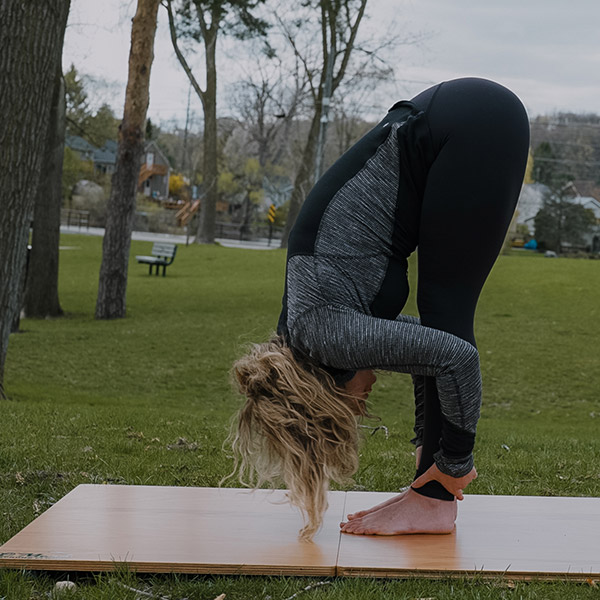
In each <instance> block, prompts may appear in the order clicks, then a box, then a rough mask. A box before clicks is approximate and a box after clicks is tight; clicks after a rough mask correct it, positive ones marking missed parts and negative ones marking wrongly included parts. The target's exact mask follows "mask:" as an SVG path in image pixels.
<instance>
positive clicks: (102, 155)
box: [94, 140, 119, 174]
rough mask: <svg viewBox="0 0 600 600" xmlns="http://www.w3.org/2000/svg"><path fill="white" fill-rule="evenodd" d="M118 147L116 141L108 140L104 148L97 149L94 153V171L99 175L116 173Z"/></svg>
mask: <svg viewBox="0 0 600 600" xmlns="http://www.w3.org/2000/svg"><path fill="white" fill-rule="evenodd" d="M118 146H119V144H118V143H117V142H116V140H106V143H105V144H104V146H103V147H102V148H96V150H95V151H94V169H95V170H96V171H97V172H98V173H109V174H110V173H114V172H115V168H116V165H117V148H118Z"/></svg>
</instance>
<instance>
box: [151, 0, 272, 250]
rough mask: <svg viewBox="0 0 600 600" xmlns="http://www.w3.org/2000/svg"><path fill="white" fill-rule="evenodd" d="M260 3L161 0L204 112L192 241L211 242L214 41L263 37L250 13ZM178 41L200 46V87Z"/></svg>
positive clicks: (214, 206) (262, 23) (214, 162)
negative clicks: (200, 179)
mask: <svg viewBox="0 0 600 600" xmlns="http://www.w3.org/2000/svg"><path fill="white" fill-rule="evenodd" d="M263 3H264V0H163V2H162V4H163V6H164V7H165V8H166V9H167V13H168V16H169V30H170V32H171V42H172V44H173V49H174V50H175V54H176V55H177V58H178V60H179V62H180V64H181V66H182V68H183V70H184V71H185V73H186V75H187V76H188V79H189V80H190V83H191V85H192V87H193V88H194V91H195V92H196V94H197V95H198V97H199V98H200V101H201V103H202V110H203V113H204V141H203V145H204V156H203V173H202V177H203V188H204V195H203V197H202V201H201V204H200V219H199V223H198V232H197V235H196V242H197V243H201V244H211V243H213V242H214V241H215V221H216V210H217V195H218V190H217V181H218V164H217V155H218V151H217V60H216V56H217V39H218V37H219V34H220V33H222V34H231V35H233V36H235V37H237V38H239V39H247V38H249V37H252V36H260V35H264V34H265V32H266V30H267V23H266V22H265V21H264V20H262V19H260V18H259V17H257V16H255V15H253V14H252V12H253V11H254V10H255V9H256V8H257V7H258V6H260V5H261V4H263ZM180 39H191V40H193V41H195V42H202V43H203V45H204V66H205V71H206V80H205V85H204V88H202V86H201V85H200V83H199V82H198V79H197V78H196V77H195V75H194V73H193V72H192V69H191V68H190V66H189V63H188V61H187V60H186V58H185V56H184V54H183V52H182V51H181V48H180V46H179V40H180Z"/></svg>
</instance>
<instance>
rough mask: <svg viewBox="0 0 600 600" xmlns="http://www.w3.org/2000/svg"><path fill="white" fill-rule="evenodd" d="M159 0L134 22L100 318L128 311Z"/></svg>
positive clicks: (143, 3) (146, 1)
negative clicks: (136, 208)
mask: <svg viewBox="0 0 600 600" xmlns="http://www.w3.org/2000/svg"><path fill="white" fill-rule="evenodd" d="M158 4H159V0H138V4H137V11H136V13H135V17H134V18H133V25H132V28H131V50H130V52H129V75H128V79H127V90H126V93H125V109H124V111H123V121H122V123H121V126H120V127H119V148H118V151H117V165H116V170H115V173H114V175H113V177H112V187H111V192H110V198H109V200H108V207H107V218H106V230H105V233H104V241H103V244H102V266H101V267H100V280H99V284H98V299H97V302H96V318H97V319H118V318H122V317H124V316H125V297H126V292H127V266H128V263H129V249H130V246H131V229H132V226H133V215H134V213H135V197H136V190H137V183H138V176H139V172H140V162H141V158H142V154H143V151H144V129H145V122H146V112H147V110H148V101H149V93H148V88H149V84H150V69H151V67H152V60H153V58H154V34H155V32H156V15H157V12H158Z"/></svg>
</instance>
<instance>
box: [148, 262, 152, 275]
mask: <svg viewBox="0 0 600 600" xmlns="http://www.w3.org/2000/svg"><path fill="white" fill-rule="evenodd" d="M148 267H149V268H148V275H152V263H150V264H149V265H148Z"/></svg>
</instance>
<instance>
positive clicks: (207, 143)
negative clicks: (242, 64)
mask: <svg viewBox="0 0 600 600" xmlns="http://www.w3.org/2000/svg"><path fill="white" fill-rule="evenodd" d="M217 31H218V30H217V29H215V28H214V23H213V26H212V27H211V29H210V30H209V31H208V32H207V36H206V39H205V48H206V91H205V92H204V94H203V96H204V97H203V99H202V107H203V109H204V157H203V170H204V174H203V182H204V197H203V198H202V202H201V204H200V219H199V222H198V234H197V235H196V243H198V244H212V243H214V241H215V221H216V218H217V197H218V190H217V179H218V171H217V169H218V167H217V63H216V59H215V51H216V46H217Z"/></svg>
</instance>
